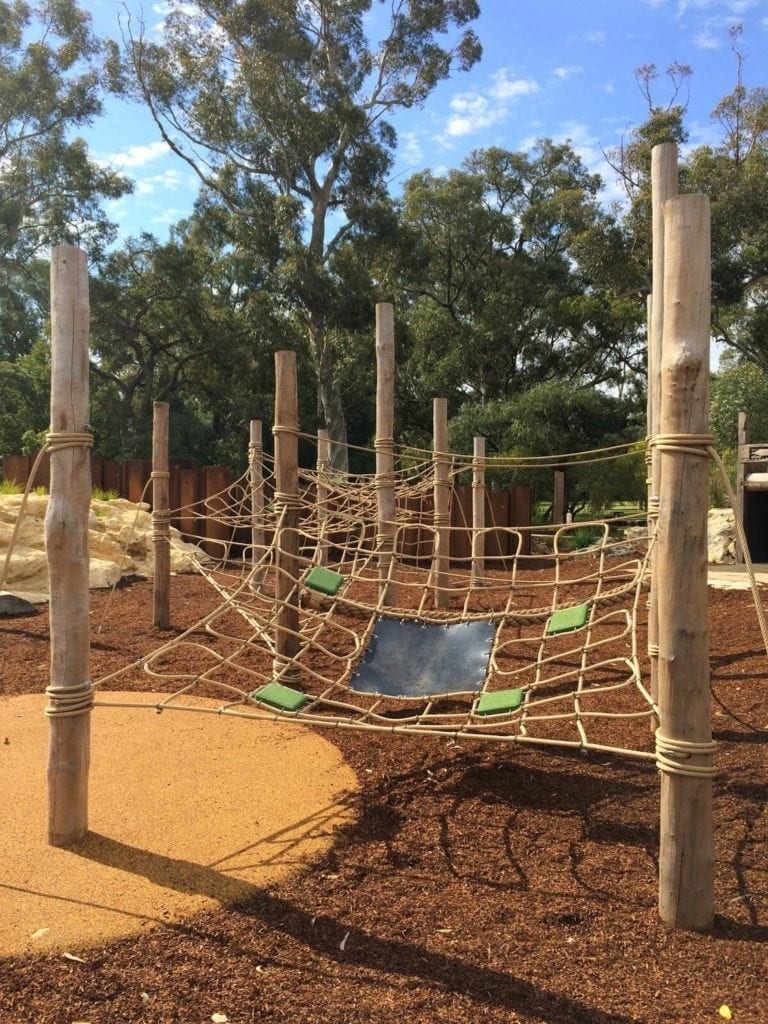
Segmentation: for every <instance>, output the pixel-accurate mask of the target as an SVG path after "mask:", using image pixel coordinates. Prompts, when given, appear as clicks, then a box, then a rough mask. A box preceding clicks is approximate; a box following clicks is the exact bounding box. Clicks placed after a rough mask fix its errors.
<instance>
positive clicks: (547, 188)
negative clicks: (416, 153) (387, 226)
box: [399, 140, 642, 402]
mask: <svg viewBox="0 0 768 1024" xmlns="http://www.w3.org/2000/svg"><path fill="white" fill-rule="evenodd" d="M599 186H600V180H599V178H598V177H596V176H595V175H590V174H588V173H587V171H586V169H585V168H584V167H583V165H582V164H581V161H580V159H579V157H578V156H577V155H576V154H575V153H574V151H573V150H572V149H571V147H570V146H569V145H567V144H565V145H555V144H553V143H552V142H550V141H547V140H544V141H541V142H540V143H539V144H538V145H537V147H536V148H535V149H534V150H533V152H532V153H530V154H524V153H512V152H508V151H505V150H501V149H489V150H486V151H478V152H476V153H474V154H473V155H472V156H471V157H470V158H469V159H468V160H467V161H465V163H464V165H463V167H462V169H461V170H459V171H451V172H450V173H449V174H448V175H447V176H445V177H442V178H438V177H436V176H434V175H433V174H431V173H430V172H428V171H425V172H422V173H420V174H416V175H414V176H413V177H412V178H411V179H409V181H408V182H406V185H405V190H404V195H403V201H402V230H403V232H404V233H405V234H406V236H407V237H408V238H409V239H410V240H411V252H412V255H411V257H410V259H409V260H404V261H403V262H402V266H401V271H400V279H399V284H400V287H401V288H402V289H403V291H404V292H405V294H406V297H407V300H408V303H409V321H410V327H411V332H412V337H413V344H412V349H411V352H410V356H409V361H408V364H407V366H406V373H408V374H409V375H410V376H411V378H412V380H413V382H414V383H413V386H414V388H417V389H418V390H419V391H420V392H421V394H422V395H423V397H424V400H426V399H427V398H428V397H430V396H431V395H432V394H435V393H440V394H447V395H448V396H450V397H452V398H454V400H456V399H459V397H460V396H466V395H467V394H469V395H471V396H472V397H476V398H477V399H478V400H480V401H481V402H487V401H489V400H496V399H500V398H502V397H503V396H505V395H509V394H511V393H514V392H517V391H522V390H524V389H526V388H529V387H531V386H532V385H534V384H536V383H537V382H540V381H542V380H547V379H549V378H552V377H558V378H561V379H571V380H574V381H575V382H576V383H577V384H583V383H586V382H589V383H593V384H597V383H611V384H614V385H616V386H618V387H626V386H627V383H628V382H629V381H631V380H632V379H633V377H634V376H635V375H636V373H637V372H638V371H639V370H640V369H641V368H642V360H641V355H642V352H641V348H642V334H641V333H640V325H641V308H640V304H639V303H638V302H637V299H636V298H634V299H631V300H630V299H628V298H627V297H626V296H623V295H620V294H618V293H617V290H616V288H617V285H618V284H619V281H618V280H617V270H616V268H617V266H618V265H619V263H620V262H621V261H620V260H619V259H618V258H617V250H618V249H620V247H621V244H622V239H621V234H620V232H617V228H616V223H615V221H614V220H613V219H612V218H611V217H610V216H608V215H606V214H605V213H604V212H602V211H601V209H600V207H599V205H598V202H597V194H598V190H599ZM606 268H612V269H611V272H610V274H606ZM620 286H621V287H622V288H624V287H626V281H624V280H623V279H622V280H621V281H620Z"/></svg>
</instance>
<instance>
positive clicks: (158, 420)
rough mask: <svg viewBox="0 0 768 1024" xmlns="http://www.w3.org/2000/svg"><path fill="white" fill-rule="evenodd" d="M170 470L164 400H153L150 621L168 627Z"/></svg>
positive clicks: (169, 621) (166, 415)
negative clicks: (151, 601) (153, 569)
mask: <svg viewBox="0 0 768 1024" xmlns="http://www.w3.org/2000/svg"><path fill="white" fill-rule="evenodd" d="M170 481H171V473H170V470H169V468H168V403H167V402H155V403H154V409H153V418H152V540H153V544H154V550H155V577H154V580H153V586H152V598H153V615H152V624H153V625H154V626H156V627H157V628H158V629H170V628H171V518H170V509H169V508H168V505H169V492H170Z"/></svg>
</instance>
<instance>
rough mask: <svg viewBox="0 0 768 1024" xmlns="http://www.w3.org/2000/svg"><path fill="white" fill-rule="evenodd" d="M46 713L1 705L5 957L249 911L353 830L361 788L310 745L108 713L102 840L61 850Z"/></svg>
mask: <svg viewBox="0 0 768 1024" xmlns="http://www.w3.org/2000/svg"><path fill="white" fill-rule="evenodd" d="M110 696H112V695H110ZM120 696H121V699H123V698H124V699H126V700H127V699H134V700H135V698H136V696H137V695H136V694H124V695H120ZM148 696H149V695H147V694H142V699H143V698H146V697H148ZM199 703H201V704H202V703H205V702H204V701H202V700H200V701H199ZM42 709H43V698H42V697H40V696H36V695H35V696H30V695H26V696H17V697H11V698H5V699H2V700H0V807H1V808H2V814H3V822H2V828H1V829H0V865H2V871H1V872H0V956H9V955H11V956H13V955H17V954H23V953H30V952H35V953H41V952H45V951H48V950H60V951H61V950H66V951H72V950H77V949H81V948H83V947H86V946H89V945H95V944H101V943H104V942H106V941H109V940H111V939H114V938H117V937H120V936H125V935H130V934H134V933H136V932H140V931H143V930H145V929H147V928H150V927H152V926H153V925H154V924H157V923H168V922H169V921H176V920H180V919H183V918H185V917H188V916H190V915H192V914H195V913H196V912H198V911H200V910H202V909H205V908H206V907H211V906H215V905H219V904H224V903H232V902H235V901H238V900H242V899H245V898H247V897H248V896H249V895H251V894H252V893H253V891H254V887H260V886H265V885H270V884H274V883H276V882H278V881H281V880H283V879H284V878H286V877H287V876H288V875H289V874H290V873H292V872H294V871H297V870H299V869H301V868H302V867H304V866H305V865H306V864H307V863H309V862H310V861H311V860H312V859H313V858H316V857H318V856H319V855H320V854H322V853H323V852H324V851H325V850H326V849H327V848H328V847H329V845H330V844H331V843H332V841H333V838H334V833H335V831H336V829H337V828H338V826H339V825H340V824H342V823H343V822H345V821H349V820H351V818H352V811H351V809H350V806H349V796H350V794H351V793H352V792H353V791H354V790H355V789H356V779H355V775H354V773H353V772H352V770H351V769H350V768H349V767H348V765H347V764H346V763H345V762H344V761H343V760H342V758H341V755H340V754H339V752H338V750H337V749H336V748H335V747H334V746H333V745H332V744H330V743H328V742H327V741H326V740H324V739H322V738H321V737H320V736H318V735H317V734H315V733H313V732H311V731H308V730H305V729H302V728H297V727H295V726H279V725H274V724H254V723H252V722H247V721H242V720H237V719H228V718H220V717H215V716H212V715H203V714H188V713H174V712H167V713H164V714H162V715H158V714H155V713H153V712H148V711H144V710H130V709H125V710H123V709H114V708H97V709H95V710H94V712H93V714H92V730H91V732H92V747H91V774H90V801H89V804H90V808H89V809H90V821H89V825H90V832H89V833H88V835H87V836H86V838H85V839H84V840H83V841H82V842H81V843H79V844H78V845H77V846H76V847H73V848H71V849H67V850H62V849H54V848H53V847H51V846H48V845H47V843H46V841H45V831H46V813H47V812H46V780H45V762H46V746H47V741H48V722H47V720H46V718H45V717H44V715H43V713H42Z"/></svg>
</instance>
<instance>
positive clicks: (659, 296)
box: [648, 142, 677, 727]
mask: <svg viewBox="0 0 768 1024" xmlns="http://www.w3.org/2000/svg"><path fill="white" fill-rule="evenodd" d="M676 195H677V145H676V144H675V143H674V142H663V143H661V145H659V146H654V147H653V150H652V152H651V214H652V230H653V242H652V245H653V250H652V267H651V271H652V280H651V301H650V304H649V311H650V321H649V337H648V412H649V420H648V434H649V436H650V437H651V439H653V438H654V437H655V436H656V435H657V434H658V432H659V426H660V423H661V401H662V399H661V387H662V384H661V362H662V349H663V332H664V280H665V245H664V212H663V209H664V203H665V202H666V201H667V200H668V199H671V198H672V197H673V196H676ZM649 476H650V485H649V488H648V529H649V534H650V535H653V534H654V533H655V532H656V524H657V520H658V515H659V493H660V492H659V488H660V486H661V469H660V465H659V452H658V449H657V448H656V447H655V446H654V445H653V443H651V465H650V473H649ZM658 560H659V553H658V547H657V546H655V547H654V549H653V550H652V551H651V557H650V559H649V571H650V576H651V588H650V595H649V605H648V655H649V658H650V664H651V696H652V697H653V699H654V700H656V699H657V697H658V680H657V676H658V663H657V660H658V653H659V599H658V581H657V572H658ZM655 725H656V722H655V721H654V722H653V726H654V727H655Z"/></svg>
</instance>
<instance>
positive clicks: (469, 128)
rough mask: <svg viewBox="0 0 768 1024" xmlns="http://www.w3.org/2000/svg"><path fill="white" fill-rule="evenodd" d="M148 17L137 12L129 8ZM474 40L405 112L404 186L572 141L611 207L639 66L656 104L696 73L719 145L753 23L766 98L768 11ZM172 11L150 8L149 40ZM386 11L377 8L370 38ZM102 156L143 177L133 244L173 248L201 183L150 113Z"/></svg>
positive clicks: (510, 29)
mask: <svg viewBox="0 0 768 1024" xmlns="http://www.w3.org/2000/svg"><path fill="white" fill-rule="evenodd" d="M84 6H85V7H86V9H87V10H89V11H90V12H91V13H92V15H93V18H94V25H95V28H96V29H97V31H98V32H99V33H101V34H105V35H112V36H118V34H119V25H118V16H119V14H120V13H121V12H122V11H124V8H123V4H122V2H115V0H89V2H84ZM131 6H132V8H133V9H136V10H138V8H139V5H138V4H137V3H133V2H132V3H131ZM480 6H481V8H482V15H481V17H480V19H479V21H478V22H477V23H476V25H475V29H476V31H477V33H478V35H479V36H480V39H481V42H482V44H483V58H482V60H481V61H480V63H479V64H477V65H476V66H475V67H474V68H473V69H472V70H471V71H470V72H469V73H465V74H457V75H455V76H454V77H453V78H452V79H450V80H449V81H447V82H444V83H442V84H441V85H440V86H439V87H438V88H437V89H436V90H435V92H434V93H433V94H432V96H431V97H430V99H429V100H428V101H427V104H426V105H425V106H424V107H423V108H421V109H420V110H416V111H407V112H403V113H401V114H400V115H399V116H398V117H397V118H396V119H395V121H394V124H395V127H396V128H397V131H398V135H399V147H398V158H397V163H396V166H395V169H394V174H393V183H392V188H393V190H396V189H397V183H398V182H399V181H401V180H402V179H403V178H405V177H407V176H408V175H409V174H412V173H413V172H415V171H417V170H420V169H423V168H425V167H429V168H431V169H432V170H433V171H434V172H436V173H445V172H446V171H447V170H448V169H450V168H452V167H457V166H458V165H459V164H460V163H461V161H462V160H463V159H464V157H465V156H467V154H468V153H470V152H471V151H472V150H473V149H478V148H483V147H486V146H491V145H494V146H502V147H505V148H507V149H512V150H525V149H528V148H530V146H531V145H533V143H534V142H535V140H536V139H537V138H540V137H544V136H547V137H550V138H554V139H556V140H564V139H571V141H572V143H573V145H574V147H575V149H576V150H577V151H578V152H579V154H580V155H581V157H582V159H583V160H584V162H585V163H586V164H587V166H588V167H589V168H590V170H592V171H597V172H599V173H600V174H601V175H602V177H603V179H604V183H605V200H606V202H610V201H611V200H613V199H615V198H619V197H620V191H619V189H618V187H617V185H616V183H615V180H614V175H613V172H612V171H611V170H610V168H609V167H608V165H607V164H606V163H605V159H604V156H603V150H607V149H610V148H611V147H614V146H616V145H617V144H618V143H619V142H620V141H621V139H622V136H624V135H625V134H626V133H627V131H628V129H629V128H631V126H632V125H633V124H637V123H638V122H639V121H641V120H642V119H643V118H644V116H645V113H646V108H645V105H644V99H643V97H642V96H641V94H640V92H639V90H638V87H637V84H636V82H635V78H634V70H635V68H637V67H638V66H639V65H641V64H648V63H654V64H656V65H657V67H658V70H659V72H660V74H659V79H658V81H657V82H656V88H655V94H656V98H657V101H658V102H659V103H660V104H665V103H666V101H667V99H668V98H669V95H670V92H669V85H668V80H667V79H666V78H665V75H664V72H665V70H666V68H667V67H668V65H669V64H670V63H671V62H672V61H679V62H681V63H683V64H688V65H690V66H691V67H692V69H693V76H692V77H691V78H690V80H689V83H690V101H689V107H688V119H687V122H688V127H689V130H690V134H691V144H693V145H696V144H700V143H703V142H708V141H713V139H714V137H715V136H714V135H713V128H712V125H711V122H710V120H709V113H710V111H711V109H712V107H713V106H714V105H715V103H716V102H717V101H718V100H719V99H720V98H721V97H722V96H724V95H725V94H726V93H727V92H730V91H731V89H732V88H733V86H734V83H735V74H736V63H735V59H734V57H733V54H732V53H731V52H730V49H729V47H730V39H729V36H728V28H729V26H730V25H733V24H734V23H736V22H740V23H742V24H743V35H742V37H741V41H740V48H741V50H742V51H743V52H744V53H745V55H746V60H745V63H744V83H745V85H746V86H747V87H748V88H752V87H754V86H758V85H765V86H768V0H538V2H535V3H533V2H530V0H480ZM167 10H168V4H167V3H165V2H160V3H154V4H151V3H145V4H144V5H143V14H144V19H145V21H146V24H147V27H148V31H149V32H150V33H151V32H153V31H155V30H156V29H157V27H159V25H160V24H161V23H162V19H163V16H164V13H165V12H166V11H167ZM385 10H386V6H385V7H383V8H381V7H380V5H379V2H378V0H374V10H373V13H372V14H371V16H370V18H369V26H370V27H371V29H372V31H375V28H376V24H377V18H378V17H380V16H381V12H382V11H385ZM86 137H87V139H88V142H89V145H90V147H91V150H92V152H93V154H94V155H95V156H96V157H98V158H99V159H100V160H104V161H105V162H109V163H110V164H111V165H113V166H115V167H116V168H119V169H120V170H122V171H123V172H124V173H125V174H127V175H128V176H130V177H131V178H133V180H134V181H135V183H136V191H135V193H134V195H133V196H130V197H127V198H124V199H121V200H119V201H117V202H115V203H113V204H111V206H110V208H109V212H110V215H111V216H112V218H113V219H114V220H115V221H117V222H118V223H119V225H120V232H121V235H122V236H123V237H125V236H127V235H130V234H137V233H138V232H139V231H149V232H152V233H153V234H155V235H156V236H157V237H158V238H160V239H161V240H162V239H164V238H165V237H166V236H167V231H168V227H169V225H170V224H172V223H173V222H175V221H176V220H178V219H179V218H180V217H183V216H184V215H186V214H187V213H188V212H189V210H190V208H191V204H192V201H193V199H194V196H195V192H196V180H195V179H194V176H193V175H192V174H191V173H190V171H189V169H188V168H187V167H186V166H185V165H183V164H182V163H181V162H180V161H179V160H178V159H177V158H175V157H174V156H173V155H172V154H171V153H170V152H168V150H167V149H166V147H165V145H164V144H163V142H162V140H161V139H160V138H159V134H158V132H157V130H156V128H155V127H154V125H153V124H152V122H151V120H150V119H149V117H148V116H147V114H146V113H145V112H144V111H143V110H142V109H141V108H140V107H139V106H136V105H133V104H127V103H123V102H120V103H118V102H116V101H111V102H110V103H109V104H108V106H107V111H106V115H105V116H104V117H102V118H101V119H100V120H99V121H98V122H97V123H96V124H95V125H94V126H93V128H92V129H91V130H89V132H88V133H87V136H86Z"/></svg>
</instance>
